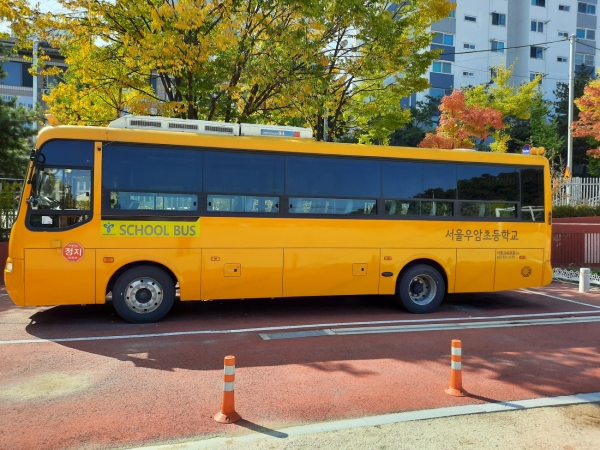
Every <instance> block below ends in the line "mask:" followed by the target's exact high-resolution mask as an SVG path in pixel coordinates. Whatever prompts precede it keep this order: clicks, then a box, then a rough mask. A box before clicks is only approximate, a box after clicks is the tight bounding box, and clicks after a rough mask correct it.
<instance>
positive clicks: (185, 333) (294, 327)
mask: <svg viewBox="0 0 600 450" xmlns="http://www.w3.org/2000/svg"><path fill="white" fill-rule="evenodd" d="M587 314H598V311H596V310H595V311H564V312H554V313H539V314H508V315H503V316H484V317H441V318H437V319H436V318H432V319H404V320H380V321H371V322H339V323H315V324H305V325H286V326H278V327H257V328H241V329H233V330H194V331H174V332H170V333H148V334H127V335H110V336H89V337H73V338H48V339H41V338H36V339H12V340H2V341H0V345H13V344H42V343H49V342H56V343H61V342H80V341H110V340H120V339H147V338H156V337H171V336H196V335H204V334H236V333H257V332H267V331H279V330H301V329H307V328H320V329H330V328H335V327H348V326H355V325H391V324H411V323H413V324H414V323H416V324H423V323H431V322H456V321H463V322H464V321H479V320H499V319H519V318H525V317H527V318H531V317H550V316H576V315H587Z"/></svg>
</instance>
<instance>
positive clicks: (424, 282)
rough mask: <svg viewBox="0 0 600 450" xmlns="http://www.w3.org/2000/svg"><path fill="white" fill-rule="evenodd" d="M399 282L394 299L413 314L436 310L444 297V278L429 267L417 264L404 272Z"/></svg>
mask: <svg viewBox="0 0 600 450" xmlns="http://www.w3.org/2000/svg"><path fill="white" fill-rule="evenodd" d="M401 277H402V278H401V279H400V280H399V283H398V289H397V290H396V298H397V300H398V303H400V304H401V305H402V306H404V308H406V309H407V310H408V311H410V312H411V313H414V314H427V313H431V312H433V311H435V310H436V308H437V307H438V306H440V303H442V300H443V299H444V296H445V295H446V283H445V282H444V277H442V275H440V273H439V272H438V271H437V270H436V269H434V268H433V267H431V266H428V265H426V264H418V265H415V266H413V267H410V268H409V269H408V270H407V271H406V272H404V273H403V274H402V276H401Z"/></svg>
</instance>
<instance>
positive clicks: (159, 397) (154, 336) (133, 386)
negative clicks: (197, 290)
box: [0, 283, 600, 450]
mask: <svg viewBox="0 0 600 450" xmlns="http://www.w3.org/2000/svg"><path fill="white" fill-rule="evenodd" d="M599 335H600V292H598V291H595V292H592V293H590V294H578V293H577V288H576V286H571V285H566V284H559V283H555V284H553V285H551V286H549V287H547V288H544V289H532V290H527V291H511V292H504V293H494V294H461V295H458V294H457V295H451V296H449V297H448V299H447V301H446V302H445V303H444V304H443V305H442V306H441V307H440V309H439V310H438V311H437V312H436V313H434V314H429V315H423V316H417V315H413V314H409V313H407V312H405V311H403V310H401V309H398V308H397V307H396V306H395V305H394V304H393V303H392V302H391V300H390V299H389V298H385V297H335V298H323V297H322V298H302V299H276V300H246V301H237V300H235V301H233V300H232V301H216V302H204V303H201V302H193V303H181V304H178V305H177V306H176V308H175V310H174V311H173V312H172V313H171V314H170V315H169V316H167V318H165V319H164V320H163V321H161V322H159V323H156V324H150V325H131V324H128V323H125V322H123V321H122V320H121V319H120V318H119V317H118V316H117V315H116V314H115V313H114V312H113V310H112V307H111V305H98V306H61V307H53V308H35V309H33V308H32V309H19V308H17V307H15V306H14V305H13V304H12V302H10V300H9V299H8V296H7V295H6V291H5V290H4V289H3V288H2V289H0V361H1V362H0V367H1V371H2V379H1V380H0V416H1V417H2V427H0V449H4V448H6V449H11V450H12V449H59V448H60V449H65V448H85V449H105V448H124V447H136V446H142V445H146V444H158V443H161V442H165V441H169V442H172V441H185V440H189V439H202V438H207V437H213V436H235V435H241V434H247V433H249V432H251V431H258V432H269V430H276V429H281V428H284V427H290V426H297V425H302V424H310V423H315V422H321V421H330V420H339V419H351V418H358V417H364V416H372V415H378V414H387V413H395V412H402V411H414V410H420V409H429V408H439V407H445V406H457V405H469V404H477V403H484V402H497V401H510V400H521V399H530V398H537V397H547V396H556V395H568V394H576V393H585V392H597V391H600V354H599V352H598V347H599V344H600V338H599V337H598V336H599ZM452 339H461V340H462V342H463V381H464V387H465V389H466V390H467V391H468V392H469V396H467V397H464V398H456V397H451V396H448V395H447V394H445V393H444V388H445V387H447V384H448V381H449V372H450V367H449V365H450V362H449V361H450V356H449V354H450V342H451V340H452ZM229 354H233V355H235V356H236V358H237V367H236V392H235V395H236V409H237V411H238V412H239V413H240V414H241V415H242V417H243V419H244V420H243V421H241V422H239V423H238V424H233V425H222V424H219V423H217V422H215V421H214V420H213V419H212V416H213V415H214V414H215V413H216V412H217V411H218V410H219V407H220V402H221V395H222V379H223V357H224V356H225V355H229Z"/></svg>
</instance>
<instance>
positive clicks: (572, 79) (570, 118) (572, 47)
mask: <svg viewBox="0 0 600 450" xmlns="http://www.w3.org/2000/svg"><path fill="white" fill-rule="evenodd" d="M574 100H575V35H574V34H572V35H571V36H569V113H568V115H567V123H568V125H569V126H568V127H567V168H568V169H569V174H571V176H573V134H572V132H571V124H572V123H573V102H574ZM567 202H568V204H570V203H571V183H570V180H569V184H567Z"/></svg>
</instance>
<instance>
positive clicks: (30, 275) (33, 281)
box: [25, 248, 96, 306]
mask: <svg viewBox="0 0 600 450" xmlns="http://www.w3.org/2000/svg"><path fill="white" fill-rule="evenodd" d="M95 266H96V260H95V250H94V249H88V248H86V249H85V251H84V253H83V257H82V258H81V259H79V260H77V261H68V260H67V259H65V258H64V257H63V249H62V248H49V249H40V248H28V249H25V304H26V305H27V306H49V305H85V304H93V303H95V300H94V289H95V278H94V272H95ZM49 268H51V269H52V270H48V269H49Z"/></svg>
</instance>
